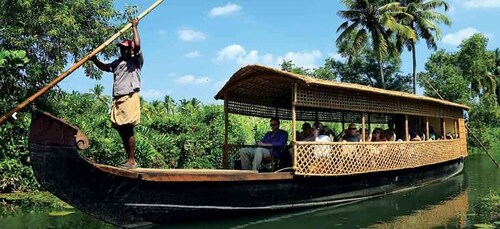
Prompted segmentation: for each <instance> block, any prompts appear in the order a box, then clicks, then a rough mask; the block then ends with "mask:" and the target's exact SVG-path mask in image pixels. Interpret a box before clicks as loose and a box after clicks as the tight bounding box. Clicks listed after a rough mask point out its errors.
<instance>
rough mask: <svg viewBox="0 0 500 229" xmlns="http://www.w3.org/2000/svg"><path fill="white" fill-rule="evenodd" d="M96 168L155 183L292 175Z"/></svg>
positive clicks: (250, 179) (213, 170)
mask: <svg viewBox="0 0 500 229" xmlns="http://www.w3.org/2000/svg"><path fill="white" fill-rule="evenodd" d="M94 165H95V166H96V168H98V169H100V170H102V171H104V172H106V173H110V174H114V175H117V176H124V177H128V178H132V179H138V178H139V177H141V179H142V180H147V181H155V182H172V181H182V182H216V181H252V180H283V179H292V178H293V174H292V173H258V172H257V171H250V170H217V169H152V168H138V169H122V168H118V167H113V166H109V165H101V164H94Z"/></svg>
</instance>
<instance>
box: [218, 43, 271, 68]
mask: <svg viewBox="0 0 500 229" xmlns="http://www.w3.org/2000/svg"><path fill="white" fill-rule="evenodd" d="M213 61H214V62H215V63H216V64H221V63H222V62H224V61H235V62H236V63H238V64H239V65H247V64H267V65H272V64H274V58H273V55H271V54H268V53H266V54H264V55H260V54H259V51H258V50H251V51H250V52H247V51H246V50H245V48H243V47H242V46H241V45H237V44H234V45H229V46H226V47H225V48H223V49H221V50H220V51H218V52H217V57H216V58H215V59H214V60H213Z"/></svg>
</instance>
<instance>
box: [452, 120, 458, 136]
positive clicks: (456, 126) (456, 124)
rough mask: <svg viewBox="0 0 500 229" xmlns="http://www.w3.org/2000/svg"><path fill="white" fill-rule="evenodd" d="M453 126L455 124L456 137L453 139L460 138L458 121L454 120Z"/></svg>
mask: <svg viewBox="0 0 500 229" xmlns="http://www.w3.org/2000/svg"><path fill="white" fill-rule="evenodd" d="M453 124H455V136H453V138H458V137H459V136H458V120H456V119H454V120H453Z"/></svg>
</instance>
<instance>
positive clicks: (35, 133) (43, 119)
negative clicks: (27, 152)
mask: <svg viewBox="0 0 500 229" xmlns="http://www.w3.org/2000/svg"><path fill="white" fill-rule="evenodd" d="M29 142H30V144H37V145H52V146H70V147H72V146H74V147H77V148H78V149H81V150H82V149H87V148H88V147H89V140H88V138H87V136H86V135H85V134H84V133H83V132H82V131H80V130H79V129H78V128H77V127H75V126H73V125H70V124H69V123H67V122H66V121H64V120H62V119H59V118H57V117H54V116H53V115H51V114H49V113H47V112H43V111H39V110H36V111H34V113H33V118H32V120H31V126H30V135H29Z"/></svg>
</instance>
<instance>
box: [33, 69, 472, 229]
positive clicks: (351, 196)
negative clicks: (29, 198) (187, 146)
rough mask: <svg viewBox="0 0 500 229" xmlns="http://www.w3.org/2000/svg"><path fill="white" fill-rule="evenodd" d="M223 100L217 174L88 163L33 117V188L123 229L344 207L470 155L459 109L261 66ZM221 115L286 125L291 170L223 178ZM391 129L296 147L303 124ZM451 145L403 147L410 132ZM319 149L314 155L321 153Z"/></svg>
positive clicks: (458, 166)
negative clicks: (380, 135) (390, 134)
mask: <svg viewBox="0 0 500 229" xmlns="http://www.w3.org/2000/svg"><path fill="white" fill-rule="evenodd" d="M215 98H216V99H223V100H224V111H225V112H224V113H225V120H226V122H225V123H226V124H225V127H224V128H225V133H226V134H225V142H224V145H223V152H224V154H223V167H224V168H225V169H221V170H184V169H168V170H165V169H131V170H126V169H120V168H117V167H113V166H109V165H102V164H97V163H93V162H90V161H88V160H86V159H85V158H82V157H80V155H79V154H78V150H84V149H86V148H87V147H89V144H88V142H89V141H88V139H87V138H86V136H85V134H84V133H82V132H81V131H80V130H79V129H78V128H77V127H75V126H72V125H70V124H69V123H67V122H65V121H64V120H61V119H58V118H56V117H54V116H52V115H50V114H48V113H45V112H42V111H36V112H35V113H34V116H33V119H32V123H31V127H30V128H31V132H30V137H29V143H30V150H31V154H32V158H31V160H32V166H33V170H34V172H35V175H36V177H37V179H38V180H39V182H40V184H41V185H42V186H43V187H44V188H45V189H47V190H48V191H50V192H51V193H53V194H54V195H56V196H57V197H59V198H60V199H61V200H63V201H65V202H67V203H69V204H71V205H72V206H74V207H76V208H78V209H79V210H81V211H83V212H86V213H88V214H90V215H93V216H95V217H97V218H99V219H102V220H104V221H107V222H110V223H112V224H115V225H118V226H121V227H135V226H142V225H146V224H150V223H160V224H163V223H171V222H183V221H192V220H195V219H196V220H202V219H214V218H228V217H234V216H238V215H246V214H261V213H268V212H275V211H280V210H291V209H299V208H310V207H318V206H326V205H336V204H345V203H349V202H353V201H360V200H364V199H367V198H372V197H377V196H382V195H385V194H388V193H392V192H397V191H401V190H406V189H409V188H415V187H419V186H422V185H425V184H429V183H433V182H438V181H441V180H445V179H448V178H450V177H452V176H454V175H456V174H459V173H460V172H461V171H462V170H463V167H464V160H465V158H466V157H467V145H466V132H465V125H464V119H463V115H462V112H463V110H468V109H469V108H468V107H466V106H463V105H460V104H456V103H451V102H447V101H442V100H437V99H433V98H428V97H423V96H417V95H413V94H408V93H403V92H394V91H388V90H382V89H376V88H371V87H367V86H361V85H355V84H347V83H339V82H333V81H325V80H318V79H313V78H309V77H305V76H301V75H296V74H292V73H288V72H284V71H280V70H276V69H272V68H268V67H265V66H260V65H250V66H246V67H244V68H242V69H240V70H239V71H237V72H236V73H235V74H234V75H233V76H232V77H231V78H230V79H229V81H228V82H227V83H226V85H225V86H224V87H223V88H222V89H221V90H220V92H219V93H218V94H217V95H216V96H215ZM229 114H243V115H251V116H257V117H265V118H270V117H279V118H280V119H285V120H291V123H292V125H291V129H292V141H291V147H292V149H293V166H292V167H290V168H285V169H281V170H278V171H276V172H261V173H259V172H257V171H241V170H234V169H230V168H231V167H232V164H233V162H234V160H235V159H236V158H237V154H238V153H237V152H238V149H240V148H241V147H245V146H243V145H237V144H231V143H230V142H228V139H229V138H228V122H229ZM389 119H392V120H395V122H396V127H397V128H398V129H399V130H401V133H402V134H400V135H401V136H400V137H402V141H392V142H358V143H347V142H303V141H296V140H295V139H296V136H295V135H296V134H295V132H296V131H295V130H296V125H297V122H298V121H300V120H307V121H321V122H338V123H342V125H343V126H344V125H345V123H350V122H354V123H360V124H361V126H362V136H365V128H369V127H371V125H375V124H382V123H387V121H388V120H389ZM415 123H416V124H418V125H419V127H422V126H423V127H424V129H423V130H422V131H425V133H426V136H429V134H430V127H431V126H432V127H434V130H435V131H436V134H438V135H439V134H441V135H442V136H446V135H450V136H453V139H444V140H435V141H409V130H410V127H411V126H412V125H413V126H415V125H416V124H415ZM318 151H320V153H319V154H318Z"/></svg>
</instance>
